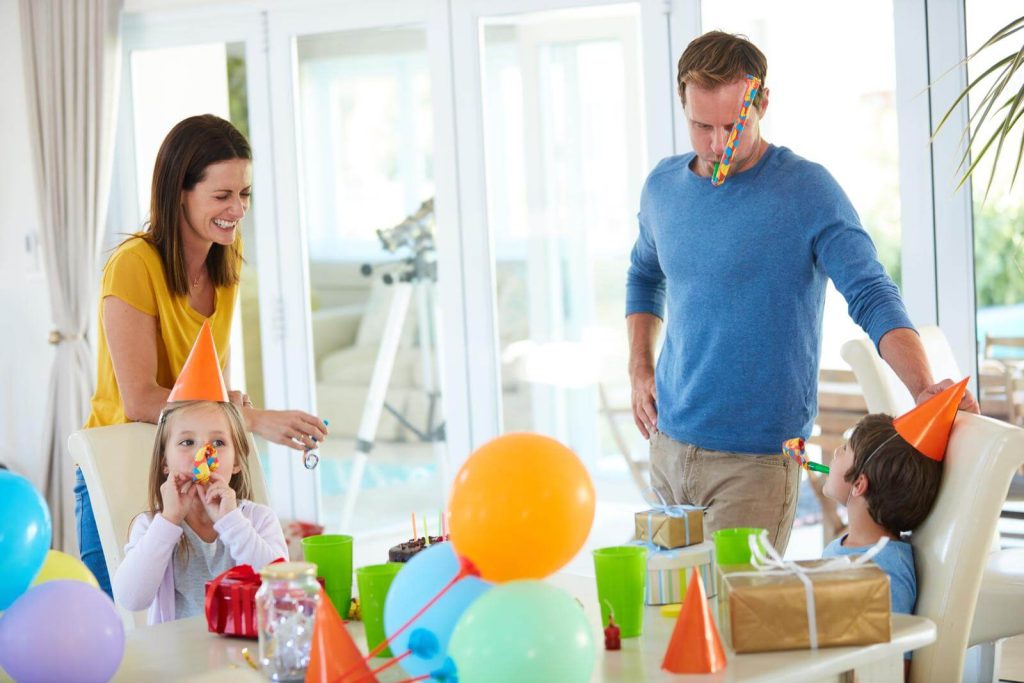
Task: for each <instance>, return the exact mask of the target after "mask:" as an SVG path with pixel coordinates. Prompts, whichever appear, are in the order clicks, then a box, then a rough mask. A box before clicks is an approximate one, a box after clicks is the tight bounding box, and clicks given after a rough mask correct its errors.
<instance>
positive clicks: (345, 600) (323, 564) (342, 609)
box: [302, 534, 352, 619]
mask: <svg viewBox="0 0 1024 683" xmlns="http://www.w3.org/2000/svg"><path fill="white" fill-rule="evenodd" d="M302 553H303V555H304V556H305V558H306V561H307V562H312V563H313V564H315V565H316V575H317V576H318V577H320V578H322V579H323V580H324V592H325V593H327V597H328V598H330V599H331V604H333V605H334V609H336V610H338V615H339V616H340V617H341V618H342V619H347V618H348V608H349V603H351V602H352V537H351V536H344V535H342V534H321V535H319V536H307V537H306V538H304V539H302Z"/></svg>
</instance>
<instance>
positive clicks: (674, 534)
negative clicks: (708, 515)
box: [634, 508, 704, 549]
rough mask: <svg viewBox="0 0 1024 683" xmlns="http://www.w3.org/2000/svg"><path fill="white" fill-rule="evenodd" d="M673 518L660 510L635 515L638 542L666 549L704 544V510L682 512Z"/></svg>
mask: <svg viewBox="0 0 1024 683" xmlns="http://www.w3.org/2000/svg"><path fill="white" fill-rule="evenodd" d="M677 514H680V515H681V516H679V517H673V516H671V515H668V514H666V513H665V512H663V511H660V510H647V511H645V512H637V513H636V514H635V515H634V519H635V522H636V540H638V541H644V542H645V543H646V542H648V541H650V542H651V543H653V544H654V545H657V546H660V547H662V548H665V549H672V548H685V547H687V546H691V545H697V544H698V543H703V542H704V510H703V508H701V509H693V510H683V511H680V513H677Z"/></svg>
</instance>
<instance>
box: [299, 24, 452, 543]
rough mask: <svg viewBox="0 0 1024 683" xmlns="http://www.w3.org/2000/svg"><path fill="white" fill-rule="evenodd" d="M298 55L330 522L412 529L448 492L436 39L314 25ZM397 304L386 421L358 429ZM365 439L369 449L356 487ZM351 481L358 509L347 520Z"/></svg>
mask: <svg viewBox="0 0 1024 683" xmlns="http://www.w3.org/2000/svg"><path fill="white" fill-rule="evenodd" d="M297 54H298V74H299V93H298V117H299V122H300V134H299V145H300V153H301V164H302V185H301V191H302V202H303V204H302V207H303V224H304V227H305V230H306V235H307V236H308V243H309V255H310V256H309V259H310V260H309V273H310V302H311V306H312V309H313V334H314V355H315V358H316V380H317V411H318V414H319V415H322V416H323V417H325V418H327V419H328V420H329V421H330V429H331V438H330V439H329V440H328V441H327V442H326V443H325V444H324V447H323V449H322V450H321V457H322V460H321V468H322V473H321V474H322V476H321V486H322V490H321V493H322V497H323V506H322V507H323V510H324V515H325V523H326V524H327V526H328V527H331V528H334V529H339V528H341V527H342V526H345V528H346V531H355V532H357V533H365V532H367V531H370V530H374V529H380V528H386V527H396V526H399V525H400V526H401V528H403V529H404V528H406V527H407V526H408V520H409V515H410V513H412V512H416V513H422V514H427V515H428V517H430V518H431V519H434V518H436V517H437V513H438V511H439V510H440V509H441V508H442V506H443V502H444V501H443V500H442V498H441V490H442V487H441V481H440V474H439V469H438V463H439V462H440V461H441V459H443V458H444V457H446V451H445V447H444V442H443V416H442V415H441V412H440V411H441V405H440V393H439V391H438V389H437V384H436V378H437V374H436V367H437V366H436V348H435V343H434V339H435V337H434V333H433V331H434V329H435V328H434V320H435V315H436V306H435V303H434V291H433V290H434V287H433V285H434V282H433V273H434V268H433V264H434V262H435V259H434V243H433V238H432V229H433V216H432V213H431V212H430V211H429V205H428V206H427V207H424V206H423V204H424V202H428V201H430V200H432V198H433V196H434V180H433V162H432V155H433V129H432V125H433V122H432V117H431V100H430V78H429V69H428V63H427V55H426V37H425V33H424V31H423V30H422V29H418V28H409V29H371V30H361V31H350V32H342V33H327V34H317V35H308V36H302V37H300V38H299V39H298V41H297ZM421 208H423V211H422V213H421V214H419V216H418V217H417V218H416V219H411V220H409V221H408V222H403V221H404V219H405V218H406V217H407V216H410V215H411V214H415V213H416V212H417V211H418V210H420V209H421ZM382 238H386V240H387V244H386V245H385V239H382ZM405 259H412V260H413V262H414V263H413V264H410V263H409V262H408V261H406V260H405ZM415 265H418V266H420V267H419V268H417V267H414V266H415ZM410 278H411V281H408V282H405V281H406V280H409V279H410ZM389 282H396V283H397V284H389ZM410 285H411V288H412V291H411V292H410V298H409V299H408V302H409V303H408V304H407V307H406V308H405V313H404V315H403V314H402V313H401V311H402V310H403V294H402V292H403V291H404V290H403V288H405V287H409V286H410ZM392 311H398V312H397V313H395V315H396V316H398V317H396V319H397V320H399V321H400V322H401V329H400V333H399V334H397V336H395V337H394V339H395V340H396V341H397V347H398V348H397V351H396V352H395V353H393V354H385V358H387V360H388V361H389V363H391V364H392V371H391V373H390V378H389V381H388V382H386V387H387V391H386V394H385V397H386V398H385V406H384V407H383V413H382V415H381V417H380V421H379V424H378V425H377V426H376V429H375V430H371V431H370V432H369V433H361V431H360V421H361V418H362V417H363V412H364V409H366V408H367V406H368V405H373V404H372V402H371V401H368V397H369V388H370V385H371V382H372V380H373V379H374V377H375V373H376V376H377V377H378V378H380V377H382V375H381V374H380V372H379V371H377V370H376V369H375V361H376V359H377V356H378V352H379V351H380V350H381V348H382V345H383V344H384V343H385V341H386V338H387V335H386V330H387V320H388V317H389V315H390V314H391V313H392ZM378 407H380V406H379V405H378ZM359 438H362V439H363V440H365V441H368V442H372V443H373V448H372V451H371V453H370V456H369V458H368V464H367V467H366V472H365V476H364V477H362V479H361V481H359V483H358V490H357V489H356V486H357V483H356V479H357V478H358V469H357V468H355V467H354V466H353V465H354V463H355V462H356V461H357V458H356V457H355V453H356V446H357V439H359ZM354 471H355V472H356V476H355V477H353V472H354ZM353 492H354V493H355V495H356V496H357V499H358V505H357V506H356V508H355V516H354V519H353V520H352V521H351V524H348V525H344V522H343V519H342V518H343V514H344V509H345V503H346V502H349V501H350V499H351V496H350V495H349V494H350V493H353ZM396 500H401V501H402V503H401V504H395V501H396Z"/></svg>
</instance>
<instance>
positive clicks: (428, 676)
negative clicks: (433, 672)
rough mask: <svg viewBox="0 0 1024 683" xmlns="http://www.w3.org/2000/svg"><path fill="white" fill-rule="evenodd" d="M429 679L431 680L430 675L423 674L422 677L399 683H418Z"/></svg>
mask: <svg viewBox="0 0 1024 683" xmlns="http://www.w3.org/2000/svg"><path fill="white" fill-rule="evenodd" d="M428 678H430V674H423V675H422V676H417V677H416V678H403V679H402V680H400V681H399V682H398V683H416V681H425V680H427V679H428Z"/></svg>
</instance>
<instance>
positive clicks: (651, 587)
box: [644, 541, 718, 605]
mask: <svg viewBox="0 0 1024 683" xmlns="http://www.w3.org/2000/svg"><path fill="white" fill-rule="evenodd" d="M647 547H648V553H647V590H646V592H645V595H644V602H646V603H647V604H648V605H668V604H671V603H676V602H682V601H683V596H685V595H686V582H687V581H688V580H689V576H690V571H691V570H692V569H693V568H694V567H696V568H697V569H698V570H699V571H700V575H701V579H703V581H704V589H705V592H706V595H707V597H708V598H714V597H715V596H716V595H717V594H718V573H717V572H716V571H715V561H714V557H715V544H714V543H712V542H710V541H704V542H703V543H698V544H697V545H691V546H688V547H686V548H673V549H672V550H663V549H661V548H659V547H657V546H654V545H650V544H648V545H647Z"/></svg>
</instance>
